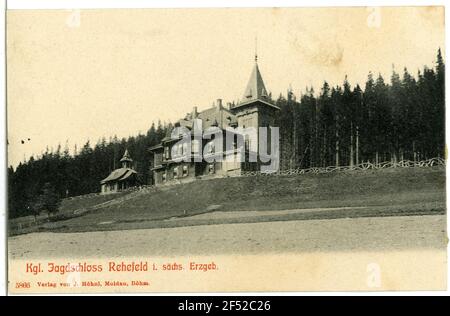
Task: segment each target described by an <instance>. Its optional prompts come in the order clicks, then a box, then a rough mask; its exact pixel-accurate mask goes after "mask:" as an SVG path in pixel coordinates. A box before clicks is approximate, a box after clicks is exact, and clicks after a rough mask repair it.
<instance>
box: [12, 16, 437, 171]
mask: <svg viewBox="0 0 450 316" xmlns="http://www.w3.org/2000/svg"><path fill="white" fill-rule="evenodd" d="M6 18H7V119H8V121H7V123H8V142H9V145H8V165H13V166H17V164H18V163H19V162H20V161H23V160H24V159H28V158H29V157H30V156H32V155H40V154H41V153H42V152H43V151H45V149H46V147H47V146H48V147H49V148H54V149H56V147H57V146H58V144H61V146H62V147H64V146H65V144H66V143H67V144H68V146H69V148H70V150H71V151H72V152H73V148H74V145H75V144H77V145H78V148H81V147H82V145H83V144H84V143H86V141H87V140H89V141H90V143H91V144H92V145H95V143H96V142H97V141H98V140H99V139H100V138H101V137H105V138H106V139H109V137H110V136H114V135H117V136H118V137H119V138H121V137H128V136H132V135H137V134H138V133H143V134H144V133H146V131H147V130H148V129H149V128H150V126H151V124H152V122H155V123H156V122H158V120H161V121H163V122H164V121H165V122H169V121H171V122H174V121H176V120H177V119H179V118H181V117H183V116H184V115H185V114H186V113H187V112H190V111H192V108H193V107H194V106H197V107H198V109H199V110H200V111H201V110H203V109H206V108H208V107H210V106H211V105H212V103H213V102H214V101H215V100H216V99H218V98H220V99H223V100H224V101H223V102H224V103H226V102H232V101H238V100H239V99H240V98H241V97H242V94H243V93H244V90H245V87H246V84H247V80H248V78H249V76H250V73H251V70H252V68H253V65H254V55H255V47H257V54H258V65H259V68H260V71H261V74H262V77H263V79H264V82H265V85H266V88H267V89H268V90H269V91H270V92H272V95H273V96H275V97H276V96H278V95H279V94H280V93H283V94H285V93H286V90H287V89H288V87H289V86H291V87H292V89H293V90H294V93H295V94H296V95H299V94H300V93H301V92H302V91H303V92H304V91H305V89H306V87H307V86H308V87H311V86H312V87H314V88H315V91H316V92H318V91H319V90H320V88H321V86H322V84H323V81H324V80H326V81H327V82H328V83H329V84H331V85H338V84H342V82H343V80H344V78H345V75H347V76H348V80H349V82H350V84H352V85H355V84H357V83H359V84H361V85H364V83H365V81H366V79H367V75H368V73H369V71H372V72H373V73H375V74H378V73H381V74H382V75H383V76H384V77H385V79H386V80H389V77H390V74H391V72H392V69H393V68H394V69H395V70H396V71H398V72H400V73H402V72H403V68H404V67H407V68H408V70H409V71H410V72H411V73H413V74H416V73H417V71H418V70H419V69H422V68H423V66H424V65H428V66H433V65H434V62H435V58H436V52H437V50H438V48H439V47H440V48H441V49H442V50H443V53H445V46H444V39H445V34H444V29H445V27H444V9H443V8H442V7H389V8H386V7H383V8H365V7H360V8H283V9H281V8H266V9H254V8H249V9H109V10H72V11H71V10H9V11H8V12H7V17H6ZM255 38H257V45H256V43H255ZM22 141H23V142H24V143H22Z"/></svg>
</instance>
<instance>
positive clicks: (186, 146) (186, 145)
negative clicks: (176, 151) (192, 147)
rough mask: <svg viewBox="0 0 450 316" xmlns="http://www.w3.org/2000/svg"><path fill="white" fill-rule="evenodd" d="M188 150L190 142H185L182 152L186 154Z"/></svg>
mask: <svg viewBox="0 0 450 316" xmlns="http://www.w3.org/2000/svg"><path fill="white" fill-rule="evenodd" d="M187 152H188V143H183V148H182V154H183V155H185V154H187Z"/></svg>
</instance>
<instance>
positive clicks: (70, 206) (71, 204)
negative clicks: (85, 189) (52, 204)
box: [59, 192, 129, 213]
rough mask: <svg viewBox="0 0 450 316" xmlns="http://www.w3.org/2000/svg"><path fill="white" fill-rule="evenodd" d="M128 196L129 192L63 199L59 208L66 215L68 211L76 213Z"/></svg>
mask: <svg viewBox="0 0 450 316" xmlns="http://www.w3.org/2000/svg"><path fill="white" fill-rule="evenodd" d="M126 194H129V192H120V193H115V194H107V195H91V196H89V195H86V196H79V197H75V198H67V199H63V200H62V201H61V206H60V207H59V211H60V212H63V213H65V212H68V211H75V210H78V209H83V208H89V207H92V206H95V205H98V204H101V203H105V202H107V201H111V200H113V199H116V198H119V197H121V196H124V195H126Z"/></svg>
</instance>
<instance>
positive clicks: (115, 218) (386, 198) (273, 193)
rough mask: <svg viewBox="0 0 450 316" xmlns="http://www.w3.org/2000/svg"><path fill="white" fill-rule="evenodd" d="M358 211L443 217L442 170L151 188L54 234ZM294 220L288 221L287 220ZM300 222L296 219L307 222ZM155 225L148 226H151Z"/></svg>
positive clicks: (73, 221)
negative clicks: (228, 215)
mask: <svg viewBox="0 0 450 316" xmlns="http://www.w3.org/2000/svg"><path fill="white" fill-rule="evenodd" d="M359 206H369V207H370V210H365V211H357V210H356V209H355V211H354V212H353V213H352V212H347V213H348V214H352V215H351V216H353V217H354V216H358V212H360V213H361V214H362V215H361V216H374V215H373V214H376V215H378V214H379V215H380V216H386V215H389V212H392V214H399V215H404V214H406V215H408V212H410V213H411V214H418V213H419V214H422V213H423V212H428V211H429V212H436V211H438V212H440V213H441V214H442V212H444V210H445V170H444V168H442V167H433V168H398V169H385V170H369V171H352V172H342V173H329V174H319V175H314V174H308V175H295V176H269V177H248V178H226V179H213V180H204V181H195V182H192V183H189V184H182V185H173V186H167V187H160V188H155V189H154V190H152V192H151V193H144V194H140V195H137V196H136V197H134V198H133V199H130V200H127V201H124V202H123V203H121V204H116V205H110V206H107V207H105V208H102V209H99V210H96V211H93V212H90V213H88V214H86V215H84V216H82V217H78V218H74V219H71V220H67V221H62V222H59V223H57V224H54V225H56V226H53V228H58V227H59V228H61V227H65V228H71V227H72V228H75V227H83V226H86V225H90V226H93V227H94V226H96V225H98V224H99V223H138V222H143V221H146V222H152V221H157V220H162V219H168V218H172V217H179V216H181V217H184V216H190V215H195V214H201V213H206V212H210V211H213V210H220V211H225V212H226V211H264V210H287V209H309V208H330V207H359ZM374 212H376V213H374ZM334 213H336V211H334ZM347 213H346V214H347ZM322 214H326V213H322ZM302 216H303V217H305V216H306V217H307V216H309V215H305V214H303V215H302ZM314 216H315V215H314ZM333 216H335V215H333ZM345 216H347V215H345ZM297 217H298V216H297V215H296V217H295V216H294V217H292V216H291V217H290V219H295V218H297ZM303 217H299V219H306V218H303ZM253 220H257V219H255V218H254V219H253ZM203 222H205V220H203ZM206 222H207V221H206ZM153 224H155V225H156V227H157V226H158V225H159V226H160V224H156V223H153ZM153 224H151V225H150V226H151V227H153V226H155V225H153ZM164 225H165V224H164ZM164 225H163V226H164ZM137 226H139V225H137ZM96 227H97V228H98V229H106V227H105V228H103V227H99V226H96ZM84 229H86V228H84Z"/></svg>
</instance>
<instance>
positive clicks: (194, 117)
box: [192, 106, 198, 119]
mask: <svg viewBox="0 0 450 316" xmlns="http://www.w3.org/2000/svg"><path fill="white" fill-rule="evenodd" d="M197 116H198V112H197V107H196V106H194V108H193V109H192V118H193V119H196V118H197Z"/></svg>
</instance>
